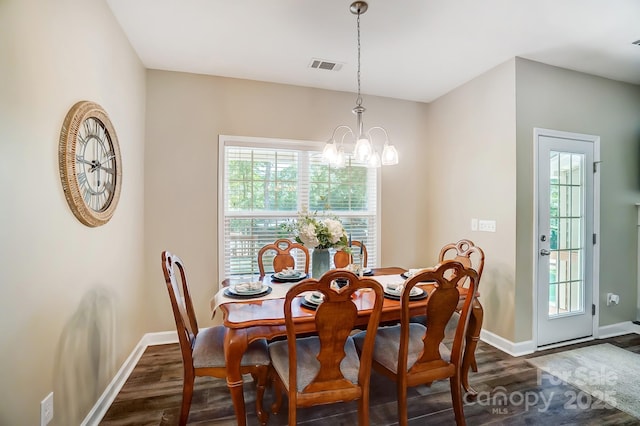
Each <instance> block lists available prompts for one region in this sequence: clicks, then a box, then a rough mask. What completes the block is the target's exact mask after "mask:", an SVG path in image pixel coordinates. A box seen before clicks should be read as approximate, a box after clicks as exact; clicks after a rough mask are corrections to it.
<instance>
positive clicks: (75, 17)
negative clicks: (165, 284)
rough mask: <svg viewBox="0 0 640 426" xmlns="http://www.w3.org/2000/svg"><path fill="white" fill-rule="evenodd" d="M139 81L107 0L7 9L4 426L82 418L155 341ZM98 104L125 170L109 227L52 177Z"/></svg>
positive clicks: (3, 68) (0, 269) (1, 213)
mask: <svg viewBox="0 0 640 426" xmlns="http://www.w3.org/2000/svg"><path fill="white" fill-rule="evenodd" d="M144 78H145V75H144V69H143V67H142V65H141V63H140V61H139V60H138V58H137V56H136V55H135V54H134V52H133V50H132V49H131V47H130V45H129V43H128V41H127V40H126V39H125V37H124V35H123V33H122V31H121V30H120V27H119V26H118V25H117V23H116V21H115V19H114V18H113V16H112V14H111V11H110V10H109V8H108V7H107V5H106V3H105V2H104V1H101V0H90V1H85V0H68V1H55V2H52V1H49V0H4V1H1V2H0V200H2V201H0V203H1V204H0V283H1V284H0V285H1V286H2V297H0V312H1V315H2V325H1V326H0V346H1V347H2V349H1V350H0V377H1V378H2V386H1V390H0V424H2V425H35V424H39V422H40V401H41V400H42V399H43V398H44V397H45V396H46V395H47V394H48V393H49V392H51V391H55V393H54V412H55V416H54V423H53V424H57V425H65V426H66V425H73V424H79V422H80V421H81V420H82V418H84V417H85V416H86V414H87V413H88V411H89V410H90V409H91V407H92V406H93V404H94V403H95V401H96V400H97V398H98V397H99V395H100V394H101V393H102V391H103V389H104V388H105V386H106V385H107V384H108V382H109V381H110V380H111V378H112V376H113V374H114V373H115V371H116V370H117V369H118V368H119V367H120V365H121V364H122V362H123V361H124V360H125V359H126V357H127V356H128V355H129V354H130V352H131V350H132V349H133V347H134V345H135V344H136V343H137V342H138V341H139V340H140V338H141V336H142V335H143V333H144V332H145V331H146V330H147V327H146V325H145V324H144V322H143V319H144V318H145V310H146V309H147V305H146V302H145V298H144V294H142V292H141V290H142V286H141V283H142V282H143V281H144V269H143V253H144V252H143V247H142V244H143V235H142V233H143V223H142V221H143V212H144V204H143V200H144V190H143V172H144V127H143V123H144V99H145V86H144ZM85 99H86V100H92V101H95V102H98V103H99V104H101V105H102V106H103V107H104V108H105V109H106V111H107V112H108V113H109V116H110V118H111V120H112V122H113V124H114V125H115V128H116V132H117V135H118V138H119V140H120V146H121V150H122V161H123V166H124V172H123V178H124V183H123V188H122V196H121V199H120V203H119V206H118V209H117V210H116V212H115V215H114V216H113V219H112V220H111V221H110V222H109V223H108V224H106V225H104V226H102V227H99V228H88V227H86V226H84V225H82V224H81V223H80V222H79V221H78V220H76V218H75V217H74V216H73V214H72V213H71V210H70V209H69V207H68V206H67V202H66V200H65V197H64V193H63V190H62V185H61V183H60V177H59V172H58V151H57V150H58V138H59V133H60V128H61V126H62V122H63V120H64V117H65V115H66V113H67V111H68V110H69V108H70V107H71V106H72V105H73V104H74V103H75V102H76V101H79V100H85Z"/></svg>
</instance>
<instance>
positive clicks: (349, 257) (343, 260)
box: [333, 241, 369, 268]
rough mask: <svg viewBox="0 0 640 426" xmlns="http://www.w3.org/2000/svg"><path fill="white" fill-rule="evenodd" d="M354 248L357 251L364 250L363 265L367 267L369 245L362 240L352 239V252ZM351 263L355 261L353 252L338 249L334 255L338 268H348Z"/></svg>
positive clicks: (334, 261)
mask: <svg viewBox="0 0 640 426" xmlns="http://www.w3.org/2000/svg"><path fill="white" fill-rule="evenodd" d="M354 247H359V248H354ZM354 250H355V251H356V252H357V251H361V252H362V255H361V256H362V266H363V267H365V268H366V267H367V262H368V258H369V255H368V254H367V246H366V245H365V244H364V243H363V242H362V241H351V253H353V251H354ZM350 263H353V254H349V253H347V252H346V251H342V250H340V251H337V252H336V254H335V255H334V256H333V264H334V265H335V267H336V268H346V267H347V265H349V264H350Z"/></svg>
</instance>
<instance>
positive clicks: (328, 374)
mask: <svg viewBox="0 0 640 426" xmlns="http://www.w3.org/2000/svg"><path fill="white" fill-rule="evenodd" d="M338 279H340V280H346V281H347V284H346V285H344V286H343V287H341V288H340V289H337V288H336V289H334V288H335V287H334V286H333V285H332V283H333V282H334V281H335V280H338ZM358 290H360V291H361V294H362V295H366V299H367V301H368V302H371V315H370V316H369V320H368V322H367V324H366V332H367V336H366V337H365V338H364V339H363V342H362V348H361V355H360V357H358V352H357V351H356V347H355V345H354V342H353V340H352V338H351V336H350V334H351V332H352V330H353V329H354V327H355V326H356V322H357V321H356V320H357V318H358V307H357V306H356V305H355V303H354V299H353V298H352V295H353V294H354V293H355V292H356V291H358ZM309 291H318V292H320V293H322V294H323V295H324V301H323V302H322V303H321V304H320V305H319V306H318V308H317V310H316V312H315V316H313V317H311V318H309V317H302V318H296V317H295V312H296V311H298V310H299V309H300V308H299V307H298V306H299V303H300V302H299V301H300V299H301V298H300V297H298V296H301V295H303V293H305V292H309ZM361 297H365V296H361ZM383 297H384V296H383V289H382V286H381V285H380V284H379V283H378V282H377V281H375V280H373V279H370V278H359V277H358V276H357V275H355V274H354V273H353V272H350V271H347V270H343V269H342V270H341V269H334V270H331V271H329V272H327V273H325V274H324V275H323V276H322V277H321V278H320V279H319V280H317V279H313V278H310V279H307V280H304V281H302V282H300V283H299V284H297V285H296V286H294V287H292V288H291V289H290V290H289V291H288V292H287V295H286V298H285V301H284V316H285V322H286V329H287V340H282V341H276V342H272V343H270V344H269V355H270V356H271V363H272V375H273V377H274V379H275V380H274V389H275V391H276V399H275V402H274V404H273V406H272V412H273V413H274V414H276V413H277V412H278V411H279V410H280V405H281V403H282V392H284V393H286V394H287V395H288V398H289V422H288V424H289V425H295V424H296V415H297V408H298V407H309V406H312V405H320V404H329V403H335V402H341V401H353V400H358V423H359V424H360V425H368V424H369V381H370V374H371V353H372V350H373V343H374V338H375V331H376V329H377V327H378V324H379V322H380V315H381V311H382V303H383ZM299 321H315V329H316V335H313V336H309V337H304V338H300V337H297V336H296V323H297V322H299Z"/></svg>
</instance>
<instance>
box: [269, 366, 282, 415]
mask: <svg viewBox="0 0 640 426" xmlns="http://www.w3.org/2000/svg"><path fill="white" fill-rule="evenodd" d="M269 378H270V380H271V383H272V385H273V394H274V400H273V404H271V412H272V413H273V414H278V413H279V412H280V407H282V392H283V390H282V383H281V382H280V378H279V377H278V373H276V371H275V369H274V368H273V367H270V368H269Z"/></svg>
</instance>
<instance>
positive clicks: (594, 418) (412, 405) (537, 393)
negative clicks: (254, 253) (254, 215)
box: [100, 334, 640, 426]
mask: <svg viewBox="0 0 640 426" xmlns="http://www.w3.org/2000/svg"><path fill="white" fill-rule="evenodd" d="M600 343H611V344H613V345H616V346H619V347H622V348H625V349H627V350H629V351H633V352H635V353H640V335H637V334H628V335H625V336H619V337H614V338H609V339H603V340H596V341H592V342H587V343H582V344H578V345H573V346H566V347H563V348H558V349H551V350H547V351H544V352H538V353H536V354H532V355H529V356H526V357H518V358H514V357H511V356H509V355H507V354H505V353H504V352H502V351H500V350H497V349H495V348H494V347H492V346H490V345H488V344H485V343H483V342H480V344H479V346H478V350H477V352H476V355H477V360H478V365H479V371H478V372H477V373H471V376H470V380H471V384H472V386H474V388H475V389H476V390H477V391H478V392H479V398H478V400H477V401H475V402H469V403H467V404H466V405H465V417H466V419H467V423H468V424H469V425H549V424H555V425H614V424H615V425H620V424H624V425H640V420H639V419H636V418H635V417H632V416H629V415H628V414H626V413H624V412H622V411H619V410H617V409H615V408H611V407H608V406H605V405H604V404H602V403H600V402H598V401H596V400H593V401H591V402H592V403H591V404H584V401H585V400H584V399H583V404H580V405H581V406H585V405H589V406H588V408H583V409H580V408H578V407H575V408H573V407H572V406H574V405H575V404H572V403H571V400H570V396H571V395H572V394H574V395H575V393H576V392H579V390H578V389H576V388H574V387H573V386H571V385H568V384H557V383H553V382H550V381H548V380H540V379H539V378H538V377H539V376H538V370H537V369H536V368H535V367H533V366H531V365H530V364H529V363H528V362H527V361H526V358H531V357H535V356H540V355H546V354H549V353H552V352H557V351H562V350H568V349H574V348H576V347H583V346H590V345H594V344H600ZM539 382H541V383H539ZM181 392H182V364H181V358H180V351H179V348H178V345H177V344H172V345H161V346H151V347H149V348H148V349H147V350H146V351H145V353H144V355H143V356H142V358H141V359H140V361H139V363H138V365H137V366H136V368H135V369H134V371H133V372H132V374H131V376H130V377H129V379H128V380H127V382H126V383H125V385H124V386H123V388H122V390H121V391H120V393H119V394H118V396H117V398H116V400H115V401H114V403H113V404H112V406H111V408H110V409H109V410H108V412H107V413H106V415H105V417H104V419H103V421H102V422H101V423H100V424H101V425H174V424H177V417H178V411H179V406H180V399H181ZM500 392H504V393H505V394H506V395H507V396H509V402H508V403H507V405H498V404H497V402H498V400H497V399H495V398H493V396H495V395H496V394H498V393H500ZM542 395H544V398H546V400H547V401H549V400H550V401H551V402H550V404H549V405H548V409H545V403H544V402H543V400H542ZM409 397H410V400H409V419H410V421H409V423H410V424H411V425H425V424H436V425H450V424H455V421H454V417H453V411H452V409H451V398H450V394H449V382H448V381H443V382H437V383H434V384H433V385H432V386H431V387H424V386H421V387H417V388H412V389H410V393H409ZM586 398H589V396H586ZM639 398H640V397H639ZM272 399H273V394H272V390H271V389H269V390H267V395H266V396H265V406H266V407H269V405H270V402H271V401H272ZM536 400H537V403H535V402H536ZM245 401H246V404H247V411H248V413H249V415H248V423H249V425H257V424H258V421H257V418H256V416H255V409H254V407H255V405H254V403H255V389H254V387H253V383H252V382H248V383H247V382H246V383H245ZM525 401H529V402H530V404H529V405H528V406H527V404H526V403H525ZM286 412H287V406H286V402H284V403H283V406H282V410H281V413H280V414H278V415H271V416H270V419H269V425H286V424H287V415H286ZM370 416H371V424H372V425H392V424H397V415H396V391H395V387H394V385H393V384H392V383H391V382H389V381H388V380H387V379H386V378H384V377H381V376H379V375H377V374H375V373H374V374H373V377H372V382H371V408H370ZM298 422H299V424H304V425H314V426H316V425H317V426H319V425H323V426H324V425H326V424H331V425H332V426H336V425H355V424H357V408H356V405H355V403H341V404H333V405H327V406H318V407H311V408H305V409H299V410H298ZM189 424H192V425H234V424H236V422H235V417H234V414H233V406H232V404H231V400H230V398H229V392H228V390H227V388H226V382H225V381H224V380H220V379H213V378H197V379H196V388H195V392H194V397H193V403H192V404H191V412H190V417H189Z"/></svg>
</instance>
